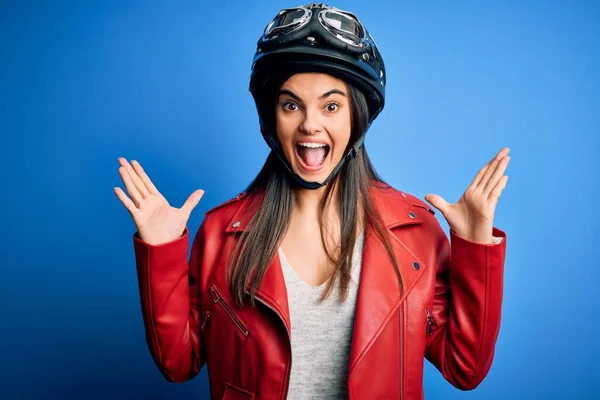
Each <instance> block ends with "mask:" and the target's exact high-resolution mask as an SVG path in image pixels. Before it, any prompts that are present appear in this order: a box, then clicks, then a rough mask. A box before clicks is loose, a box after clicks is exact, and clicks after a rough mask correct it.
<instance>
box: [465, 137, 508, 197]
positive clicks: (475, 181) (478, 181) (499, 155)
mask: <svg viewBox="0 0 600 400" xmlns="http://www.w3.org/2000/svg"><path fill="white" fill-rule="evenodd" d="M509 151H510V149H509V148H508V147H504V148H502V149H501V150H500V151H499V152H498V153H496V155H495V156H494V158H492V159H491V160H490V161H488V163H487V164H485V165H484V166H483V168H481V169H480V170H479V172H478V173H477V175H475V178H474V179H473V181H472V182H471V187H472V188H477V187H478V186H480V185H481V182H485V180H484V177H485V174H486V173H487V172H488V171H489V170H490V167H491V166H492V165H493V164H494V162H495V161H496V160H501V159H502V157H504V156H505V155H506V154H508V152H509ZM492 171H493V169H492Z"/></svg>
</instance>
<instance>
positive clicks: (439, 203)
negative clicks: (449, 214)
mask: <svg viewBox="0 0 600 400" xmlns="http://www.w3.org/2000/svg"><path fill="white" fill-rule="evenodd" d="M425 200H427V201H428V202H429V204H431V205H432V206H434V207H435V208H437V209H438V210H440V212H441V213H442V215H446V211H448V208H449V206H450V205H449V204H448V202H447V201H446V200H444V199H443V198H442V196H439V195H437V194H428V195H426V196H425Z"/></svg>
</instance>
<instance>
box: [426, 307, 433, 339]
mask: <svg viewBox="0 0 600 400" xmlns="http://www.w3.org/2000/svg"><path fill="white" fill-rule="evenodd" d="M425 312H426V313H427V336H431V334H432V331H433V328H432V325H433V318H432V317H431V311H429V307H427V308H426V309H425Z"/></svg>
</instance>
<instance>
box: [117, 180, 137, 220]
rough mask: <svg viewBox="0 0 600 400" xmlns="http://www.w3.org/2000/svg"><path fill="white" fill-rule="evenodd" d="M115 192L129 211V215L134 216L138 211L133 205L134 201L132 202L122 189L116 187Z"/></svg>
mask: <svg viewBox="0 0 600 400" xmlns="http://www.w3.org/2000/svg"><path fill="white" fill-rule="evenodd" d="M113 190H114V192H115V194H116V195H117V198H118V199H119V200H121V203H123V205H124V206H125V208H126V209H127V211H129V213H130V214H131V215H133V214H134V213H135V212H136V211H137V209H138V208H137V207H136V206H135V204H134V203H133V201H131V199H130V198H129V197H127V195H126V194H125V192H123V190H122V189H121V188H120V187H114V188H113Z"/></svg>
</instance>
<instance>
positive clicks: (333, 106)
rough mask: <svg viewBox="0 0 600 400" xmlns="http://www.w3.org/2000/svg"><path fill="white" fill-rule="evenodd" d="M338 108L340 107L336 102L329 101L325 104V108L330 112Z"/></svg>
mask: <svg viewBox="0 0 600 400" xmlns="http://www.w3.org/2000/svg"><path fill="white" fill-rule="evenodd" d="M338 108H340V106H339V104H337V103H329V104H327V105H326V106H325V109H326V110H327V111H328V112H331V113H332V112H336V111H337V110H338Z"/></svg>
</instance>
